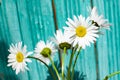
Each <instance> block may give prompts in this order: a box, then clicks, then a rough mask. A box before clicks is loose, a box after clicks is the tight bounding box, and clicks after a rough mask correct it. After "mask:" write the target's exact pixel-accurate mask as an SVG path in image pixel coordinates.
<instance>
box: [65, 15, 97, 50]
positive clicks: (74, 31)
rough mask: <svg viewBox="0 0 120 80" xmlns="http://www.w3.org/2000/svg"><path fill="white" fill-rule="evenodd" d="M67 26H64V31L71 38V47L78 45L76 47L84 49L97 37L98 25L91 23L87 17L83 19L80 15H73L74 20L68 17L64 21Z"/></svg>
mask: <svg viewBox="0 0 120 80" xmlns="http://www.w3.org/2000/svg"><path fill="white" fill-rule="evenodd" d="M66 24H67V25H68V27H64V29H65V31H66V33H67V34H68V35H70V37H71V39H73V41H74V42H73V47H75V46H76V45H78V48H80V47H82V48H83V49H85V47H86V46H90V43H94V41H96V38H97V37H98V34H97V33H98V27H96V26H93V25H91V23H90V21H89V18H87V19H85V17H83V16H82V15H80V16H78V18H77V17H76V16H74V20H71V19H70V18H68V21H66Z"/></svg>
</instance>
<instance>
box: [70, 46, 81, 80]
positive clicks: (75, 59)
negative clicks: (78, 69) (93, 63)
mask: <svg viewBox="0 0 120 80" xmlns="http://www.w3.org/2000/svg"><path fill="white" fill-rule="evenodd" d="M81 49H82V48H80V49H79V51H78V53H77V55H76V58H75V62H74V64H73V67H72V78H71V79H73V76H74V68H75V65H76V62H77V59H78V56H79V54H80V50H81Z"/></svg>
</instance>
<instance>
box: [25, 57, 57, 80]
mask: <svg viewBox="0 0 120 80" xmlns="http://www.w3.org/2000/svg"><path fill="white" fill-rule="evenodd" d="M27 58H32V59H36V60H38V61H40V62H42V63H43V64H44V65H45V66H46V67H47V68H48V70H49V71H50V74H51V75H52V77H53V79H54V80H56V78H55V76H54V73H53V72H52V70H51V68H50V67H49V66H48V65H47V64H46V63H45V62H44V61H42V60H41V59H39V58H36V57H33V56H28V57H27Z"/></svg>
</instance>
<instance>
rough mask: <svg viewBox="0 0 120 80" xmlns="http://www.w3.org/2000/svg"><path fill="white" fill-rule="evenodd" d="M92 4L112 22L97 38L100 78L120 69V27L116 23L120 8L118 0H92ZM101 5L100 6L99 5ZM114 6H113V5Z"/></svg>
mask: <svg viewBox="0 0 120 80" xmlns="http://www.w3.org/2000/svg"><path fill="white" fill-rule="evenodd" d="M93 2H94V5H95V6H97V8H98V11H99V12H100V13H102V14H104V16H105V18H108V19H109V21H110V22H111V23H112V27H111V30H110V31H105V30H104V31H103V32H104V35H101V37H100V38H99V40H98V51H99V56H98V57H99V71H100V80H101V79H103V77H105V75H107V74H109V73H112V72H115V71H117V70H120V67H119V63H120V62H119V60H118V59H119V55H120V54H119V52H120V50H119V47H120V42H119V41H120V35H119V34H120V32H119V31H120V29H119V27H118V24H119V22H120V19H119V18H118V17H120V14H119V13H120V12H119V10H120V8H119V2H120V1H119V0H98V1H96V0H93ZM101 5H102V6H101ZM113 6H114V7H113ZM101 44H102V45H101ZM119 79H120V76H118V75H117V76H115V77H113V78H111V79H110V80H119Z"/></svg>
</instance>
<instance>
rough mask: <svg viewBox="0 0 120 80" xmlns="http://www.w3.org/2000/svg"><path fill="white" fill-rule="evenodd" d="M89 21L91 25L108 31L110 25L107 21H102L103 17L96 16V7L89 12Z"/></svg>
mask: <svg viewBox="0 0 120 80" xmlns="http://www.w3.org/2000/svg"><path fill="white" fill-rule="evenodd" d="M90 20H92V23H93V24H94V25H95V26H97V27H100V28H105V29H109V26H110V25H111V24H110V23H109V22H108V20H107V19H104V17H103V15H98V12H97V8H96V7H93V9H92V11H91V14H90Z"/></svg>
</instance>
